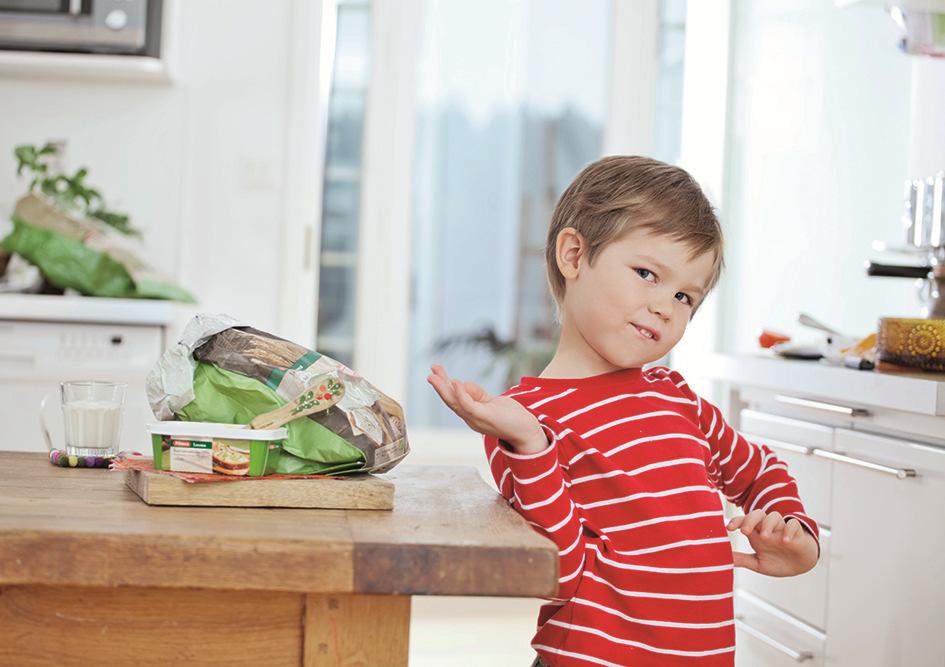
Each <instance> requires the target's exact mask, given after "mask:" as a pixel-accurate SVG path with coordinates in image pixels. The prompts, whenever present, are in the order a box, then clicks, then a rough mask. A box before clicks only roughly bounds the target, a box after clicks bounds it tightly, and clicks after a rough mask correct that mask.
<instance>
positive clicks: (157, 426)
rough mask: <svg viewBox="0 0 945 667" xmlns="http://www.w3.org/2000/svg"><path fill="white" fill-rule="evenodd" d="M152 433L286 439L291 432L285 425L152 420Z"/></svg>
mask: <svg viewBox="0 0 945 667" xmlns="http://www.w3.org/2000/svg"><path fill="white" fill-rule="evenodd" d="M148 432H149V433H150V434H151V435H170V436H176V437H185V436H192V437H195V438H230V439H232V440H285V439H286V438H288V437H289V432H288V431H287V430H286V428H285V427H282V428H266V429H263V428H261V429H252V428H250V427H249V426H244V425H242V424H216V423H214V422H178V421H166V422H152V423H150V424H148Z"/></svg>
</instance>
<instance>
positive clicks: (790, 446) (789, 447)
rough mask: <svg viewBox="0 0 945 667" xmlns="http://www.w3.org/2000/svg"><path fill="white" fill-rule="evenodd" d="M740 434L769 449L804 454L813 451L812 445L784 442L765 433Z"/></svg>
mask: <svg viewBox="0 0 945 667" xmlns="http://www.w3.org/2000/svg"><path fill="white" fill-rule="evenodd" d="M742 435H743V436H745V439H746V440H749V441H751V442H760V443H763V444H765V445H767V446H768V447H770V448H771V449H783V450H784V451H786V452H794V453H795V454H805V455H810V454H813V453H814V447H805V446H804V445H795V444H794V443H791V442H784V441H783V440H774V439H772V438H769V437H768V436H766V435H755V434H754V433H742Z"/></svg>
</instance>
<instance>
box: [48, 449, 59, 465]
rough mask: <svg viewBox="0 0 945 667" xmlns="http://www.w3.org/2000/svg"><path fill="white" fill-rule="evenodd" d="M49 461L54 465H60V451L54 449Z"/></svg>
mask: <svg viewBox="0 0 945 667" xmlns="http://www.w3.org/2000/svg"><path fill="white" fill-rule="evenodd" d="M49 461H50V463H52V464H53V465H56V464H57V463H59V450H58V449H54V450H52V451H51V452H49Z"/></svg>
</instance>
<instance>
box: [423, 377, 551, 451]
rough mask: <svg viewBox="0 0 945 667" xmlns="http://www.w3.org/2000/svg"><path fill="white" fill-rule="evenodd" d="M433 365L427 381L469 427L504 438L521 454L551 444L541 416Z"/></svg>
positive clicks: (514, 401)
mask: <svg viewBox="0 0 945 667" xmlns="http://www.w3.org/2000/svg"><path fill="white" fill-rule="evenodd" d="M430 368H431V370H432V371H433V373H431V374H430V375H429V376H427V382H429V383H430V384H431V385H433V388H434V389H435V390H436V393H437V394H439V396H440V398H441V399H442V401H443V402H444V403H446V405H447V406H449V408H450V410H452V411H453V412H455V413H456V414H457V415H459V417H460V419H462V420H463V421H464V422H466V424H468V425H469V428H471V429H472V430H474V431H476V432H478V433H482V434H483V435H491V436H494V437H496V438H499V439H500V440H504V441H505V442H507V443H509V444H510V445H511V446H512V447H513V448H514V449H515V451H516V452H517V453H519V454H534V453H537V452H540V451H542V450H543V449H545V448H546V447H548V438H547V437H546V436H545V433H544V431H543V430H542V428H541V425H540V424H539V423H538V419H536V418H535V416H534V415H533V414H532V413H530V412H529V411H528V410H526V409H525V408H524V407H523V406H522V405H521V404H520V403H519V402H518V401H516V400H515V399H512V398H509V397H507V396H491V395H490V394H489V393H488V392H486V390H485V389H483V388H482V387H480V386H479V385H477V384H476V383H475V382H460V381H459V380H451V379H450V377H449V376H448V375H447V374H446V371H445V370H443V367H442V366H440V365H439V364H433V366H431V367H430Z"/></svg>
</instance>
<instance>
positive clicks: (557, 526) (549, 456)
mask: <svg viewBox="0 0 945 667" xmlns="http://www.w3.org/2000/svg"><path fill="white" fill-rule="evenodd" d="M542 428H543V429H544V430H545V433H546V435H547V436H548V447H546V448H545V449H544V450H542V451H540V452H538V453H535V454H516V453H514V452H513V451H511V450H510V448H508V446H507V445H504V444H501V443H500V441H499V440H498V439H496V438H494V437H492V436H484V439H485V447H486V455H487V456H488V457H489V468H490V470H491V472H492V475H493V477H494V478H495V481H496V485H497V487H498V489H499V492H500V493H501V494H502V495H503V496H504V497H505V499H506V500H508V501H509V504H510V505H512V507H514V508H515V510H516V511H517V512H518V513H519V514H521V515H522V517H524V519H525V520H526V521H528V523H529V524H531V525H532V527H533V528H535V529H536V530H537V531H538V532H539V533H541V534H542V535H544V536H546V537H548V538H549V539H550V540H552V541H553V542H554V543H555V545H557V547H558V556H559V571H558V574H559V577H558V595H557V597H556V598H554V599H557V600H568V599H570V598H571V597H572V596H573V595H574V593H575V591H576V590H577V585H578V583H579V582H580V579H581V573H582V571H583V570H584V564H585V556H584V552H585V537H584V528H583V524H582V522H581V518H580V510H579V509H578V507H577V506H576V505H575V504H574V501H573V500H572V499H571V493H570V491H569V489H568V484H567V481H566V479H565V475H564V471H563V470H562V469H561V466H560V465H559V463H558V439H557V437H556V434H555V432H554V431H553V430H552V429H551V428H549V427H548V426H547V425H546V424H542Z"/></svg>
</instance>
